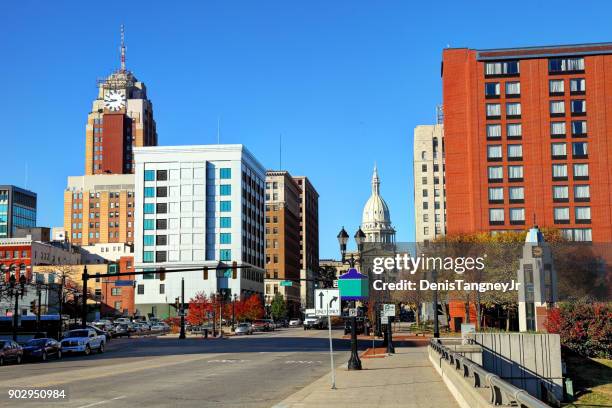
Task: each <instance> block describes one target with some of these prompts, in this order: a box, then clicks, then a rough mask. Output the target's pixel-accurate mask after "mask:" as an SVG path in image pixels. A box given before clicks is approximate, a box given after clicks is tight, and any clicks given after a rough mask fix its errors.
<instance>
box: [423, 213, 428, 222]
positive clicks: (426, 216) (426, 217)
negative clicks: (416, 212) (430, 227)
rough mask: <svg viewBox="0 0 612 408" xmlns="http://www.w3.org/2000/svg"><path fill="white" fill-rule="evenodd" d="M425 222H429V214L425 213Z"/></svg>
mask: <svg viewBox="0 0 612 408" xmlns="http://www.w3.org/2000/svg"><path fill="white" fill-rule="evenodd" d="M423 222H429V214H423Z"/></svg>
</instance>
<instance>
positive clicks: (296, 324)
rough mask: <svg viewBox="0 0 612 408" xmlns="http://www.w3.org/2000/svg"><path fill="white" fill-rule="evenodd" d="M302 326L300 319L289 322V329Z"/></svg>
mask: <svg viewBox="0 0 612 408" xmlns="http://www.w3.org/2000/svg"><path fill="white" fill-rule="evenodd" d="M301 324H302V319H291V320H289V327H298V326H299V325H301Z"/></svg>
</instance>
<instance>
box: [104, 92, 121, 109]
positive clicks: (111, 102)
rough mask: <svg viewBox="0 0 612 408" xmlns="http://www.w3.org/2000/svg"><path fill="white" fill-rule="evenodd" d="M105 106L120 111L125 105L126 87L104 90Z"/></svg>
mask: <svg viewBox="0 0 612 408" xmlns="http://www.w3.org/2000/svg"><path fill="white" fill-rule="evenodd" d="M104 107H105V108H106V109H108V110H109V111H111V112H118V111H119V110H121V109H123V108H124V107H125V89H109V90H107V91H105V92H104Z"/></svg>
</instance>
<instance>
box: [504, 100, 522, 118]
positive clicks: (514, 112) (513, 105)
mask: <svg viewBox="0 0 612 408" xmlns="http://www.w3.org/2000/svg"><path fill="white" fill-rule="evenodd" d="M506 116H507V117H510V118H518V117H520V116H521V104H520V103H519V102H509V103H506Z"/></svg>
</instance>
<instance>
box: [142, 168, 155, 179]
mask: <svg viewBox="0 0 612 408" xmlns="http://www.w3.org/2000/svg"><path fill="white" fill-rule="evenodd" d="M144 179H145V181H155V171H154V170H145V172H144Z"/></svg>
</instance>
